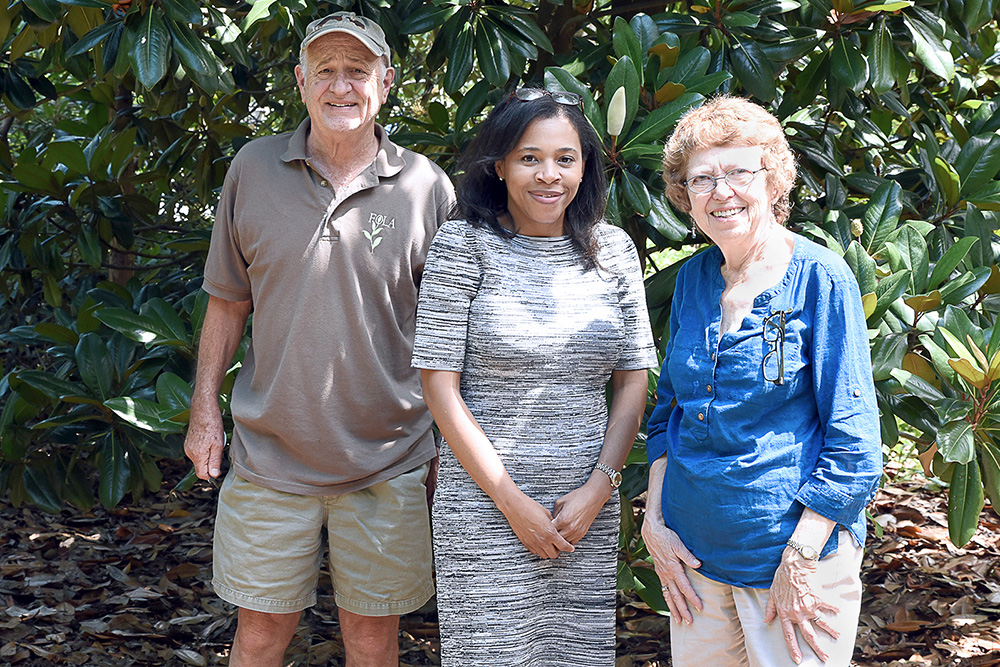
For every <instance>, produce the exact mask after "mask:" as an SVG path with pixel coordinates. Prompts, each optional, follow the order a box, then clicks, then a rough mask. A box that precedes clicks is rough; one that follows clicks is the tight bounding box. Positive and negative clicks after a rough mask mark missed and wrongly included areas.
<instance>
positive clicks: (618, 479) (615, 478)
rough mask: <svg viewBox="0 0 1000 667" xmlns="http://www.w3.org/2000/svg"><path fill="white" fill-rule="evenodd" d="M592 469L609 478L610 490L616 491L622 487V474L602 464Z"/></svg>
mask: <svg viewBox="0 0 1000 667" xmlns="http://www.w3.org/2000/svg"><path fill="white" fill-rule="evenodd" d="M594 468H596V469H597V470H600V471H601V472H603V473H604V474H605V475H607V476H608V477H610V478H611V488H612V489H617V488H618V487H619V486H621V485H622V474H621V473H620V472H618V471H617V470H615V469H614V468H612V467H611V466H608V465H604V464H603V463H598V464H597V465H596V466H594Z"/></svg>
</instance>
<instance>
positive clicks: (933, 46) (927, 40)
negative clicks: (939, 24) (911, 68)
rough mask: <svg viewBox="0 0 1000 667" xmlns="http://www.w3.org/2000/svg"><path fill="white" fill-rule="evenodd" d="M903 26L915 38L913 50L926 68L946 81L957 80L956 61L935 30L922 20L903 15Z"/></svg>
mask: <svg viewBox="0 0 1000 667" xmlns="http://www.w3.org/2000/svg"><path fill="white" fill-rule="evenodd" d="M902 16H903V24H904V25H905V26H906V28H907V29H908V30H909V31H910V34H911V35H912V36H913V50H914V51H915V52H916V54H917V59H918V60H919V61H920V62H921V63H923V65H924V67H926V68H927V69H929V70H930V71H932V72H934V74H936V75H938V76H939V77H941V78H942V79H944V80H945V81H951V80H952V79H954V78H955V60H954V58H952V56H951V52H950V51H949V50H948V48H947V47H946V46H945V45H944V43H943V42H942V41H941V39H940V38H939V37H938V36H937V35H936V34H935V32H934V30H933V28H931V27H930V26H928V25H927V24H926V23H924V22H923V21H921V20H920V19H917V18H913V17H911V16H908V15H906V14H903V15H902Z"/></svg>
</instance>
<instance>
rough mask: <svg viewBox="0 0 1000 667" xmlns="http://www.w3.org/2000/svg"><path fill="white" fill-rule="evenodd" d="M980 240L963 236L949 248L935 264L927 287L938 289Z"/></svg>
mask: <svg viewBox="0 0 1000 667" xmlns="http://www.w3.org/2000/svg"><path fill="white" fill-rule="evenodd" d="M978 240H979V239H977V238H975V237H973V236H963V237H962V238H960V239H959V240H958V241H956V242H955V243H954V244H953V245H952V246H951V247H950V248H948V250H947V252H945V254H944V255H942V256H941V259H939V260H938V261H937V263H936V264H935V265H934V270H933V271H932V272H931V277H930V279H929V280H928V281H927V289H937V288H938V287H940V286H941V284H942V283H944V281H945V280H947V279H948V278H949V277H950V276H951V274H952V272H953V271H954V270H955V269H956V268H957V267H958V265H959V264H961V263H962V261H964V260H965V257H966V256H967V255H968V254H969V250H970V249H971V248H972V245H973V244H974V243H976V242H977V241H978Z"/></svg>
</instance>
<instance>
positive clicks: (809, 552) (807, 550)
mask: <svg viewBox="0 0 1000 667" xmlns="http://www.w3.org/2000/svg"><path fill="white" fill-rule="evenodd" d="M785 544H787V545H788V546H790V547H791V548H793V549H795V550H796V551H798V552H799V555H800V556H802V557H803V558H805V559H806V560H819V552H818V551H816V550H815V549H813V548H812V547H811V546H809V545H808V544H802V543H801V542H796V541H795V540H791V539H790V540H788V542H786V543H785Z"/></svg>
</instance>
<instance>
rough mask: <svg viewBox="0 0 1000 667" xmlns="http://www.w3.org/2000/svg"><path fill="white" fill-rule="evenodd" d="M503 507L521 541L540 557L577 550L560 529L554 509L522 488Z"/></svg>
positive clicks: (551, 556)
mask: <svg viewBox="0 0 1000 667" xmlns="http://www.w3.org/2000/svg"><path fill="white" fill-rule="evenodd" d="M498 506H499V505H498ZM500 511H501V512H503V514H504V516H505V517H507V523H509V524H510V527H511V529H513V531H514V534H515V535H517V539H519V540H521V544H523V545H524V546H525V548H526V549H527V550H528V551H530V552H531V553H533V554H535V555H536V556H538V557H539V558H558V557H559V554H560V553H562V552H564V551H566V552H569V551H573V545H572V544H570V543H569V542H567V541H566V538H564V537H563V536H562V535H560V534H559V530H558V529H556V525H555V523H554V522H553V521H552V513H551V512H549V511H548V510H547V509H545V507H543V506H542V505H541V504H540V503H538V502H537V501H535V500H532V499H531V498H529V497H528V496H526V495H525V494H524V493H523V492H522V491H520V490H518V491H517V492H516V493H515V494H514V497H513V498H511V499H510V501H509V502H507V503H504V506H503V507H500Z"/></svg>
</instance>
